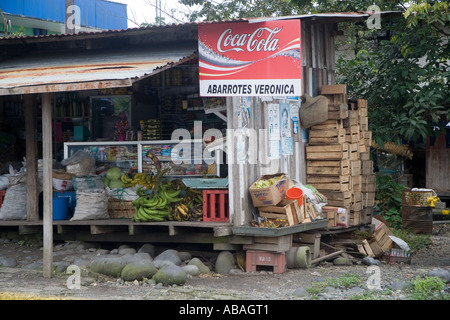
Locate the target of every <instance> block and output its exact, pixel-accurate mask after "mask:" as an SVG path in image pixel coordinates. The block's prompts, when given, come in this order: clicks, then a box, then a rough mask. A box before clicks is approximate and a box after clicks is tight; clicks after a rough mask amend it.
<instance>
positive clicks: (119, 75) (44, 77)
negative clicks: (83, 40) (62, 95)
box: [0, 42, 197, 94]
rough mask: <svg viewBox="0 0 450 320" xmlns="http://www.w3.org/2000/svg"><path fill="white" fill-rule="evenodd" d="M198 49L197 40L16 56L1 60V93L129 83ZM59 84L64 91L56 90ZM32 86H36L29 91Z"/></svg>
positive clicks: (184, 58) (190, 55) (170, 64)
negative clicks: (83, 84)
mask: <svg viewBox="0 0 450 320" xmlns="http://www.w3.org/2000/svg"><path fill="white" fill-rule="evenodd" d="M196 50H197V43H196V42H195V43H194V42H193V43H191V45H186V43H183V44H182V45H181V44H178V45H177V44H173V45H171V46H165V47H159V48H155V47H152V48H148V47H147V48H133V49H130V48H124V49H120V50H101V51H84V52H74V53H71V52H64V53H60V54H48V55H40V56H31V55H30V56H24V57H19V58H13V59H9V60H5V61H2V62H1V63H0V94H19V93H31V92H51V90H56V91H66V90H68V88H70V86H68V85H70V84H80V83H91V84H92V85H91V87H92V89H94V88H95V83H98V82H103V83H105V82H106V81H110V82H111V81H116V80H118V81H122V82H115V83H111V86H117V84H120V83H122V86H127V84H128V85H131V83H132V82H133V81H135V80H137V79H141V78H143V77H145V76H149V75H151V74H153V73H156V72H159V71H160V70H162V69H164V68H169V67H171V66H173V65H174V64H178V63H182V62H183V61H185V60H186V59H189V58H192V57H193V56H195V54H196V53H195V52H196ZM123 80H126V81H123ZM58 85H60V87H61V90H57V89H55V88H57V86H58ZM103 86H105V84H103ZM27 88H28V89H27ZM30 88H34V89H33V90H32V91H29V89H30ZM49 88H53V89H49ZM63 88H64V90H62V89H63ZM77 88H79V86H74V90H76V89H77ZM77 90H79V89H77Z"/></svg>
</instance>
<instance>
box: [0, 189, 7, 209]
mask: <svg viewBox="0 0 450 320" xmlns="http://www.w3.org/2000/svg"><path fill="white" fill-rule="evenodd" d="M5 194H6V190H0V208H1V207H2V204H3V199H4V198H5Z"/></svg>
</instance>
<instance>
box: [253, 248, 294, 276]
mask: <svg viewBox="0 0 450 320" xmlns="http://www.w3.org/2000/svg"><path fill="white" fill-rule="evenodd" d="M245 261H246V262H245V269H246V271H247V272H249V271H257V270H256V267H257V266H271V267H273V273H284V272H285V271H286V253H285V252H268V251H259V250H247V251H246V259H245Z"/></svg>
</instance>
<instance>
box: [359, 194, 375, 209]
mask: <svg viewBox="0 0 450 320" xmlns="http://www.w3.org/2000/svg"><path fill="white" fill-rule="evenodd" d="M362 202H363V207H364V208H365V207H373V206H374V205H375V192H363V200H362Z"/></svg>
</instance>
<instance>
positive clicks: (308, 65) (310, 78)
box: [227, 21, 337, 226]
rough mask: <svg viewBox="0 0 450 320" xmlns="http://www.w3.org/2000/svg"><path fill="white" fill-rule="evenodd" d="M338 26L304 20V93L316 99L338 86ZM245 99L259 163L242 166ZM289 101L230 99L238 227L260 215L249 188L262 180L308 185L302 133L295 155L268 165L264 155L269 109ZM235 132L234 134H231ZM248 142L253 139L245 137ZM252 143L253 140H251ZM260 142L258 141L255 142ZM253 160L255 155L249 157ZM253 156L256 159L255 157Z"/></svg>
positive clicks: (233, 206) (233, 214) (232, 198)
mask: <svg viewBox="0 0 450 320" xmlns="http://www.w3.org/2000/svg"><path fill="white" fill-rule="evenodd" d="M336 28H337V26H336V24H335V23H327V24H318V23H314V22H304V21H302V60H303V61H302V63H303V70H302V72H303V74H302V86H303V93H308V94H309V95H311V96H316V95H318V94H319V93H320V90H321V87H322V85H324V84H333V83H334V79H335V78H334V71H335V61H334V56H335V55H334V38H333V36H332V34H333V32H334V31H335V30H336ZM242 99H249V100H248V101H249V102H248V103H249V104H250V108H251V116H250V120H249V122H248V123H247V124H246V128H244V129H251V130H253V131H252V132H256V135H257V137H256V138H255V140H254V141H252V142H247V143H250V144H247V147H249V146H250V145H251V146H253V147H255V146H256V145H255V144H256V143H257V155H253V156H254V157H256V159H257V161H256V162H257V163H254V162H251V163H249V162H248V161H247V162H245V163H238V160H237V157H238V155H237V154H236V147H237V145H238V139H243V138H242V137H241V138H239V136H242V135H245V130H241V129H243V128H242V127H241V125H242V122H241V121H240V120H239V119H238V117H237V114H236V112H235V111H236V108H237V106H239V105H241V104H242V101H243V100H242ZM281 102H288V101H287V100H277V99H273V100H272V101H270V102H267V101H265V100H264V99H261V98H257V97H254V98H242V97H232V98H228V99H227V117H228V129H229V130H230V129H232V130H234V131H228V132H227V150H228V153H229V154H228V157H229V161H232V163H230V162H229V165H228V178H229V186H230V189H229V192H230V193H229V205H230V218H231V221H232V222H233V224H234V225H236V226H242V225H248V224H249V223H250V221H251V220H252V219H253V218H254V215H255V214H257V209H256V208H255V207H253V204H252V200H251V197H250V193H249V191H248V190H249V187H250V186H251V184H252V183H253V182H255V181H256V180H257V179H258V178H259V177H261V176H262V175H265V174H275V173H279V172H283V173H285V174H287V175H288V177H289V178H290V179H295V180H298V181H300V182H302V183H306V156H305V142H303V141H302V130H299V133H298V134H293V133H292V135H293V137H294V156H282V157H281V159H279V160H271V161H268V163H267V162H266V161H265V160H264V156H267V157H268V154H269V150H268V148H269V143H268V140H269V137H268V131H266V133H265V134H259V129H267V128H268V119H267V114H268V112H267V108H268V104H269V103H281ZM236 130H237V131H236ZM231 132H233V134H230V133H231ZM245 139H247V141H248V140H249V138H245ZM250 140H251V139H250ZM255 141H256V142H255ZM248 156H249V158H252V156H251V155H248ZM254 157H253V158H254Z"/></svg>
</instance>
